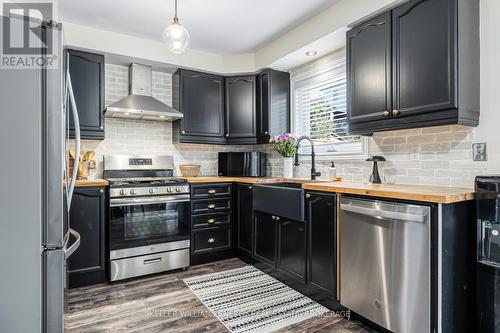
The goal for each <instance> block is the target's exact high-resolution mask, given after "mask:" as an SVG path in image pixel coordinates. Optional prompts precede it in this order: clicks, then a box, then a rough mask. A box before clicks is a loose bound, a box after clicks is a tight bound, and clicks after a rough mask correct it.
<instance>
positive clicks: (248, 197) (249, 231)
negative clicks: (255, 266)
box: [235, 184, 253, 255]
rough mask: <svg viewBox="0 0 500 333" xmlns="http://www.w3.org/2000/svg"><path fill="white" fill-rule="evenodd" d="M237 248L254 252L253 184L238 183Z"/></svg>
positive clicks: (250, 252) (244, 251)
mask: <svg viewBox="0 0 500 333" xmlns="http://www.w3.org/2000/svg"><path fill="white" fill-rule="evenodd" d="M235 193H236V198H235V199H236V205H235V207H236V223H237V241H238V244H237V248H238V250H239V251H240V252H243V253H246V254H250V255H251V254H252V253H253V242H252V240H253V223H252V222H253V201H252V197H253V186H252V185H249V184H236V191H235Z"/></svg>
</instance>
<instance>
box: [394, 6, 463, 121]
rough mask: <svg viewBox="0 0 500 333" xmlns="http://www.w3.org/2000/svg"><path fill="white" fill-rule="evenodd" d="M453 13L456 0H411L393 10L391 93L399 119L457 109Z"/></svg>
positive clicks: (454, 23)
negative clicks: (392, 76) (392, 77)
mask: <svg viewBox="0 0 500 333" xmlns="http://www.w3.org/2000/svg"><path fill="white" fill-rule="evenodd" d="M455 12H456V0H412V1H410V2H408V3H407V4H405V5H402V6H399V7H397V8H395V9H394V10H393V12H392V22H393V28H392V29H393V33H392V35H393V57H394V61H393V66H394V68H393V70H394V79H393V94H394V110H395V111H394V113H396V114H397V116H398V117H401V116H407V115H413V114H418V113H426V112H432V111H439V110H446V109H453V108H456V107H457V105H456V99H455V84H454V82H455V78H454V77H455V59H454V52H455V51H454V50H455V46H456V45H455V38H456V37H455V33H456V27H455V25H456V24H457V22H456V21H455V19H454V18H455V15H456V14H455ZM464 80H467V78H464Z"/></svg>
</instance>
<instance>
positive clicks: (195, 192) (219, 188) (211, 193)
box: [191, 183, 232, 199]
mask: <svg viewBox="0 0 500 333" xmlns="http://www.w3.org/2000/svg"><path fill="white" fill-rule="evenodd" d="M231 186H232V184H230V183H222V184H202V185H191V199H202V198H218V197H227V196H230V195H231Z"/></svg>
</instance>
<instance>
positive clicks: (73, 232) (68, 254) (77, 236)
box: [63, 228, 81, 260]
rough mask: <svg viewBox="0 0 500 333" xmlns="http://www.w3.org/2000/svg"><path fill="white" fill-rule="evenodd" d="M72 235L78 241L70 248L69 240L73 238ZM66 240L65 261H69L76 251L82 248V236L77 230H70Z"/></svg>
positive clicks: (64, 248)
mask: <svg viewBox="0 0 500 333" xmlns="http://www.w3.org/2000/svg"><path fill="white" fill-rule="evenodd" d="M71 235H73V237H75V239H76V240H75V242H74V243H73V244H71V246H69V247H68V244H69V239H70V238H71ZM64 239H65V241H64V247H63V250H64V259H65V260H67V259H68V258H69V257H71V255H72V254H73V253H74V252H75V251H76V249H78V248H79V247H80V240H81V236H80V234H79V233H78V232H77V231H76V230H73V229H71V228H69V229H68V235H67V237H66V236H65V237H64Z"/></svg>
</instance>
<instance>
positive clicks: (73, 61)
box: [67, 50, 104, 139]
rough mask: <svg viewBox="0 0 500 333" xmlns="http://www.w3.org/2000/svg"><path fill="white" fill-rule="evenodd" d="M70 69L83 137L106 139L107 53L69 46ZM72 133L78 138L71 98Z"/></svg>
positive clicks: (71, 134) (69, 113) (69, 104)
mask: <svg viewBox="0 0 500 333" xmlns="http://www.w3.org/2000/svg"><path fill="white" fill-rule="evenodd" d="M67 54H68V63H67V66H69V73H70V76H71V83H72V86H73V92H74V95H75V102H76V107H77V110H78V118H79V120H80V134H81V138H82V139H104V56H103V55H100V54H94V53H88V52H82V51H76V50H67ZM68 107H69V111H68V117H69V133H70V136H71V137H73V138H74V135H75V130H74V119H73V113H72V111H71V103H69V102H68Z"/></svg>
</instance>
